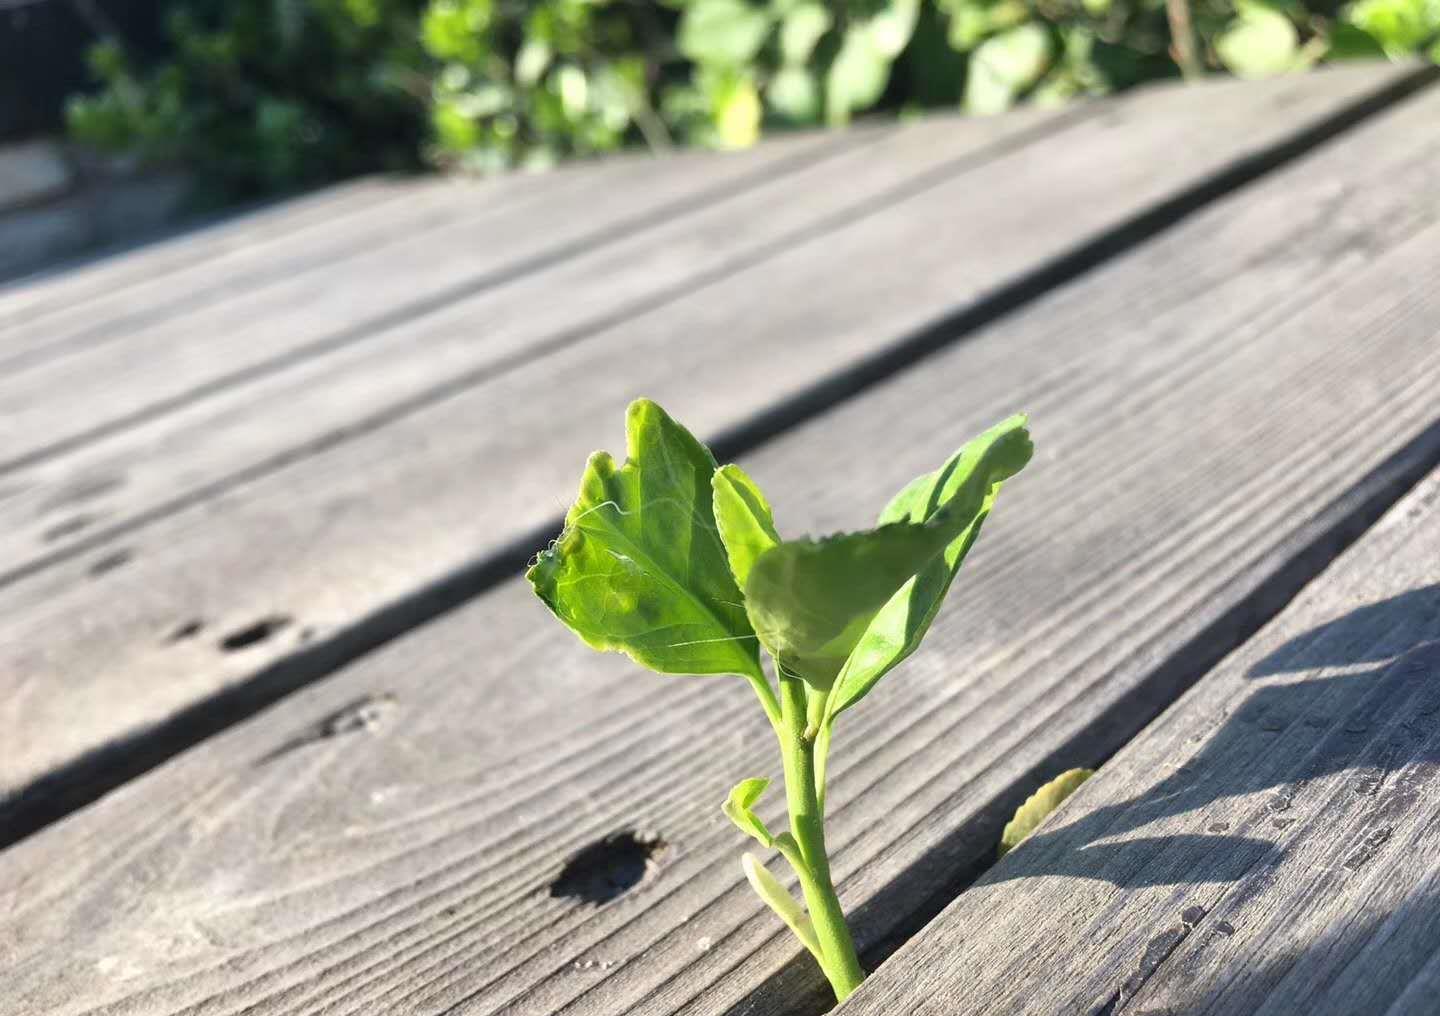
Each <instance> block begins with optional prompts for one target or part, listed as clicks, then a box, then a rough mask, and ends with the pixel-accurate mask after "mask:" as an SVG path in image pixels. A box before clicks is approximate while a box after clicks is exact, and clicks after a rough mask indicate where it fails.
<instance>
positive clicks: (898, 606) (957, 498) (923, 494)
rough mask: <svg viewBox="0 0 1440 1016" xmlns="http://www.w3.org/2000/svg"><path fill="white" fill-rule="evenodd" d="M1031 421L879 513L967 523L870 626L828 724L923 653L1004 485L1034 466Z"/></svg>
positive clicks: (1005, 426) (1020, 419) (978, 445)
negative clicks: (952, 517)
mask: <svg viewBox="0 0 1440 1016" xmlns="http://www.w3.org/2000/svg"><path fill="white" fill-rule="evenodd" d="M1025 423H1026V419H1025V417H1024V416H1020V415H1016V416H1012V417H1010V418H1009V419H1008V420H1004V421H1003V422H1001V423H999V424H997V425H996V426H994V427H991V428H990V429H989V430H987V431H986V432H985V433H983V434H981V435H980V436H979V437H976V438H974V439H972V440H970V441H967V442H966V443H965V444H964V445H963V446H962V447H961V448H960V450H959V451H957V452H955V454H954V455H952V456H950V458H949V459H948V460H946V462H945V464H944V465H943V466H941V467H940V468H939V469H937V470H936V471H935V472H933V473H927V474H925V475H924V476H921V477H917V478H916V479H915V480H912V481H911V482H910V483H909V484H908V485H906V487H905V488H904V489H903V490H901V491H900V493H898V494H896V495H895V497H894V499H893V500H892V501H891V502H890V504H889V505H887V506H886V507H885V510H884V511H883V512H881V513H880V518H879V525H881V526H884V525H889V524H895V523H901V522H910V523H916V522H927V521H929V520H931V519H934V518H935V517H936V516H937V515H938V514H939V513H940V512H941V511H942V510H943V511H954V512H955V513H956V519H957V520H963V519H968V520H969V522H968V524H966V525H965V526H964V527H963V528H961V529H960V530H959V532H958V533H957V534H956V535H955V537H954V538H953V539H951V541H950V542H949V543H948V544H947V545H946V547H945V548H944V552H943V553H942V554H941V555H940V556H938V557H937V558H934V559H932V560H931V561H930V562H929V563H928V564H927V565H926V566H925V567H924V569H923V570H921V571H920V572H919V574H917V575H915V576H914V578H912V579H910V580H909V581H907V582H906V583H905V584H904V585H902V586H901V587H900V589H899V590H898V591H897V592H896V593H895V594H894V595H893V596H891V597H890V599H889V600H888V601H886V603H885V605H884V606H883V607H881V608H880V610H879V611H878V612H877V613H876V614H875V615H874V617H873V618H872V619H871V620H870V622H869V624H868V625H867V626H866V628H865V631H864V633H863V634H862V635H861V636H860V638H859V640H858V641H857V642H856V644H855V646H854V648H853V649H851V651H850V654H849V655H848V656H847V657H846V659H845V663H844V666H843V667H842V668H841V671H840V674H839V676H838V677H837V678H836V680H835V687H834V690H833V691H832V693H831V695H830V701H829V706H828V711H827V722H828V721H830V720H833V719H834V718H835V717H836V716H839V715H840V714H841V713H842V712H844V711H845V710H846V709H849V708H850V707H851V706H853V705H854V704H855V703H856V702H859V701H860V700H861V699H862V698H864V697H865V696H866V695H867V694H869V692H870V689H872V688H873V687H875V685H876V683H877V682H879V680H880V679H881V678H882V677H884V676H885V675H886V674H888V673H889V672H890V671H891V670H893V669H894V668H895V667H896V666H898V665H899V664H900V663H901V662H902V661H903V660H904V659H905V658H906V657H908V656H909V655H910V654H911V653H913V652H914V651H915V650H916V649H918V648H919V647H920V643H921V641H923V640H924V638H925V635H926V633H927V632H928V631H929V630H930V624H931V622H933V621H934V620H935V616H936V615H937V614H938V613H939V611H940V605H941V603H943V602H944V600H945V595H946V593H948V592H949V591H950V584H951V582H953V581H954V579H955V575H956V573H957V572H959V570H960V566H961V564H963V563H964V561H965V555H967V554H968V553H969V552H970V548H971V547H972V546H973V545H974V543H975V541H976V539H978V538H979V536H980V528H981V526H982V525H983V524H984V522H985V519H986V517H987V516H989V514H990V510H991V508H992V507H993V506H994V504H995V499H996V498H997V497H998V496H999V494H1000V487H1001V484H1002V483H1003V482H1004V481H1005V480H1007V479H1009V478H1010V477H1011V476H1014V475H1015V474H1016V473H1018V472H1019V471H1020V470H1021V469H1023V468H1024V466H1025V464H1026V463H1027V462H1028V461H1029V459H1030V455H1031V452H1032V450H1033V446H1032V445H1031V443H1030V433H1029V431H1028V430H1026V429H1025Z"/></svg>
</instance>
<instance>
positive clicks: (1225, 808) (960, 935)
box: [840, 473, 1440, 1016]
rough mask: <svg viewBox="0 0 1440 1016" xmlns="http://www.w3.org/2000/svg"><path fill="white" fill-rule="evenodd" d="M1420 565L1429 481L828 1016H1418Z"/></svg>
mask: <svg viewBox="0 0 1440 1016" xmlns="http://www.w3.org/2000/svg"><path fill="white" fill-rule="evenodd" d="M1437 562H1440V473H1432V474H1431V476H1430V477H1429V479H1428V480H1427V481H1426V482H1425V483H1423V484H1421V485H1420V486H1419V487H1418V488H1417V489H1416V490H1414V491H1413V492H1412V493H1411V494H1410V495H1409V496H1408V497H1406V498H1405V499H1404V500H1403V501H1402V502H1401V503H1399V504H1398V505H1396V506H1395V508H1394V509H1392V510H1391V511H1390V513H1389V514H1388V515H1387V516H1386V517H1385V519H1384V521H1383V522H1381V523H1380V524H1379V525H1378V526H1377V527H1376V529H1375V530H1374V531H1373V532H1371V533H1369V534H1367V535H1366V536H1365V537H1364V539H1363V540H1361V541H1360V542H1359V543H1358V544H1357V545H1356V546H1355V547H1353V548H1351V550H1350V551H1349V552H1348V553H1346V554H1345V555H1344V556H1343V557H1342V558H1341V559H1340V560H1338V561H1337V562H1336V563H1335V564H1334V565H1333V566H1331V567H1330V568H1329V569H1328V570H1327V571H1326V572H1325V574H1324V575H1322V576H1321V577H1320V578H1319V579H1317V580H1316V581H1315V582H1314V583H1313V584H1311V585H1310V586H1309V587H1307V588H1306V590H1305V592H1304V593H1303V595H1301V596H1300V597H1299V598H1298V599H1297V600H1296V601H1295V603H1293V604H1292V605H1291V606H1290V607H1289V608H1288V609H1287V610H1286V611H1285V612H1284V613H1283V614H1282V615H1280V617H1278V618H1277V619H1276V620H1275V621H1273V622H1272V623H1271V624H1269V625H1267V626H1266V628H1265V629H1264V631H1263V632H1261V633H1260V634H1259V635H1257V636H1256V637H1255V638H1254V639H1252V640H1250V641H1249V642H1247V643H1246V644H1245V645H1244V646H1243V647H1242V648H1240V649H1239V650H1237V651H1236V652H1235V653H1233V654H1232V655H1231V656H1229V657H1228V658H1227V659H1226V660H1225V662H1224V663H1223V664H1222V665H1221V666H1219V667H1217V668H1216V669H1215V671H1214V672H1213V673H1211V674H1210V675H1208V676H1207V677H1206V678H1205V679H1204V680H1203V681H1202V682H1201V683H1200V684H1198V685H1197V686H1196V687H1195V688H1194V689H1192V690H1191V691H1190V692H1189V693H1188V694H1187V695H1186V696H1185V697H1184V698H1183V699H1182V700H1181V701H1180V702H1179V703H1177V704H1176V705H1175V706H1174V707H1173V708H1172V709H1170V710H1169V711H1168V712H1167V713H1166V714H1165V715H1164V716H1163V717H1161V718H1160V719H1159V720H1158V721H1157V722H1156V723H1155V724H1153V725H1152V726H1151V727H1150V728H1148V729H1147V730H1146V731H1145V732H1144V734H1142V735H1141V736H1140V737H1139V738H1137V739H1136V740H1135V741H1134V742H1133V743H1132V744H1130V745H1128V746H1127V747H1126V748H1125V749H1124V750H1123V751H1121V752H1120V754H1119V755H1118V756H1117V757H1116V758H1115V759H1113V760H1112V761H1110V762H1108V763H1107V764H1106V765H1105V767H1104V768H1103V769H1102V770H1101V772H1100V775H1099V776H1098V777H1096V778H1095V779H1093V780H1091V781H1090V782H1089V783H1088V784H1087V785H1086V786H1085V787H1084V788H1083V789H1082V790H1081V791H1080V792H1079V793H1078V794H1077V795H1076V796H1075V797H1074V798H1073V799H1072V800H1071V801H1070V802H1068V803H1067V804H1066V805H1065V806H1064V808H1063V809H1062V811H1060V812H1059V813H1057V814H1056V815H1054V816H1052V819H1051V821H1050V822H1049V823H1048V824H1047V825H1046V826H1045V827H1043V828H1042V830H1041V831H1040V832H1039V833H1038V834H1037V835H1036V836H1034V837H1033V838H1032V839H1031V840H1029V841H1028V842H1026V843H1025V844H1023V845H1022V846H1021V847H1020V848H1019V849H1018V850H1017V851H1015V852H1014V853H1013V854H1011V855H1010V856H1008V857H1007V858H1006V859H1005V860H1004V861H1003V862H1002V863H1001V864H999V865H998V866H997V867H995V868H994V869H993V870H991V872H990V873H989V874H988V875H986V877H985V878H984V879H983V880H982V881H981V882H980V883H979V884H978V885H977V886H975V887H974V888H972V889H969V890H967V891H966V892H965V893H964V895H962V896H961V897H960V898H959V899H958V900H957V901H956V902H955V903H954V904H953V905H952V906H951V907H949V908H948V909H947V910H946V911H945V912H944V913H943V914H941V915H940V917H939V918H937V919H936V920H935V921H934V922H932V923H931V924H929V925H928V926H926V928H925V929H924V930H923V931H922V932H921V933H920V934H919V935H918V936H916V937H915V938H914V939H913V940H912V941H911V942H910V944H909V945H907V946H906V947H905V948H904V949H902V950H901V951H900V952H899V953H898V954H897V955H896V956H894V957H893V958H892V959H890V960H889V961H888V962H887V963H886V964H885V966H884V967H883V968H881V970H880V971H879V973H878V974H877V975H876V976H875V977H874V978H873V979H872V980H871V981H870V982H869V983H867V984H866V985H864V986H863V987H862V989H861V990H860V991H859V992H858V993H857V994H856V995H855V996H854V998H853V1000H852V1001H850V1002H848V1003H847V1004H846V1005H844V1006H843V1007H841V1009H840V1012H843V1013H845V1014H857V1016H858V1014H864V1013H873V1014H882V1013H883V1014H890V1013H896V1012H906V1013H917V1014H918V1013H937V1014H938V1013H956V1012H964V1013H975V1014H985V1013H996V1014H1000V1013H1004V1014H1011V1013H1037V1014H1038V1013H1087V1014H1088V1013H1097V1014H1098V1013H1104V1014H1106V1016H1111V1014H1115V1016H1119V1014H1125V1013H1134V1014H1139V1013H1186V1014H1195V1016H1200V1014H1206V1016H1240V1014H1245V1016H1250V1014H1264V1016H1280V1014H1288V1013H1296V1012H1305V1013H1312V1014H1316V1016H1330V1014H1334V1016H1341V1014H1347V1016H1348V1014H1353V1013H1362V1012H1363V1013H1385V1014H1387V1016H1401V1014H1413V1016H1421V1014H1430V1013H1434V1012H1436V1011H1437V1008H1440V984H1437V980H1436V970H1437V967H1440V961H1437V956H1440V839H1437V836H1436V832H1437V829H1440V798H1437V794H1436V790H1437V787H1436V781H1435V776H1436V773H1437V770H1440V722H1437V717H1440V563H1437ZM980 929H984V930H983V934H977V932H978V931H979V930H980ZM1038 971H1044V974H1043V976H1038V975H1037V972H1038Z"/></svg>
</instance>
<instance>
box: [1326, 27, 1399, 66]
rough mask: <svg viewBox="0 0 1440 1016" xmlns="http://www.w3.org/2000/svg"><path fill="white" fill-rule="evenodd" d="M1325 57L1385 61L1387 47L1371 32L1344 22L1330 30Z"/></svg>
mask: <svg viewBox="0 0 1440 1016" xmlns="http://www.w3.org/2000/svg"><path fill="white" fill-rule="evenodd" d="M1327 41H1328V43H1329V45H1328V47H1327V48H1326V50H1325V56H1326V57H1327V58H1328V59H1330V60H1384V59H1385V56H1386V54H1385V47H1384V46H1382V45H1380V43H1379V41H1378V40H1377V39H1376V38H1375V37H1374V36H1373V35H1371V34H1370V33H1369V32H1367V31H1365V30H1364V29H1361V28H1356V27H1355V26H1354V25H1347V24H1344V23H1343V22H1342V23H1340V24H1337V25H1335V26H1334V27H1333V28H1331V29H1330V38H1329V39H1328V40H1327Z"/></svg>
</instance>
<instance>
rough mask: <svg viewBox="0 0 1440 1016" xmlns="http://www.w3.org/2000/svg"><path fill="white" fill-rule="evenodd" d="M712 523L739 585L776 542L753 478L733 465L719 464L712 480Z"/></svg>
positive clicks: (772, 523) (767, 508) (776, 535)
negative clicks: (713, 521)
mask: <svg viewBox="0 0 1440 1016" xmlns="http://www.w3.org/2000/svg"><path fill="white" fill-rule="evenodd" d="M712 483H713V486H714V490H715V524H716V526H717V527H718V528H719V530H720V540H721V542H722V543H724V544H725V553H726V554H727V555H728V556H729V559H730V573H731V574H732V575H734V576H735V582H736V583H737V584H738V585H739V586H740V588H741V589H744V588H745V580H746V579H747V578H748V577H749V575H750V568H751V566H752V565H754V564H755V559H756V558H757V557H759V556H760V555H761V554H763V553H765V551H767V550H769V549H770V548H771V547H773V546H775V544H777V543H779V542H780V534H779V533H777V532H776V531H775V520H774V518H773V517H772V516H771V514H770V504H769V502H767V501H766V500H765V495H764V494H762V493H760V488H759V487H758V486H756V485H755V481H754V480H752V479H750V477H748V476H746V475H745V471H744V470H743V469H741V468H740V467H739V466H736V465H729V466H721V467H720V468H719V469H717V470H716V471H715V477H714V479H713V481H712Z"/></svg>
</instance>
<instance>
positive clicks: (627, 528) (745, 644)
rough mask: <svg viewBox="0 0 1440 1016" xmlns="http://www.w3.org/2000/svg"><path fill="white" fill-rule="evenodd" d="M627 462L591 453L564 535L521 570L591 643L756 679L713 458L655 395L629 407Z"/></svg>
mask: <svg viewBox="0 0 1440 1016" xmlns="http://www.w3.org/2000/svg"><path fill="white" fill-rule="evenodd" d="M626 437H627V445H628V454H629V458H627V460H626V461H625V463H624V465H623V466H620V467H618V468H617V467H616V465H615V462H614V460H613V459H612V458H611V457H610V456H609V455H608V454H607V453H605V452H596V453H595V454H594V455H592V456H591V457H590V462H589V464H588V465H587V466H586V469H585V475H584V477H583V479H582V480H581V483H580V496H579V498H577V499H576V501H575V504H574V505H573V506H572V507H571V509H570V511H569V513H568V514H567V515H566V517H565V531H564V532H563V533H562V534H561V536H560V538H559V539H558V540H556V541H555V543H554V544H553V545H552V546H551V547H550V548H549V549H548V550H546V551H545V552H544V553H542V554H541V555H540V556H539V558H538V559H537V560H536V562H535V564H534V565H532V566H531V568H530V569H529V571H528V572H527V573H526V574H527V577H528V578H529V579H530V582H531V584H532V585H533V586H534V587H535V592H536V594H537V595H539V597H540V599H542V600H543V601H545V604H546V606H548V607H549V608H550V609H551V610H552V611H553V612H554V613H555V616H556V617H558V618H559V619H560V620H561V621H563V622H564V623H565V624H566V625H567V626H568V627H569V628H570V629H571V630H572V631H574V632H575V633H576V634H577V635H579V636H580V638H582V639H583V640H584V641H585V643H586V644H587V645H589V646H591V647H592V648H594V649H599V650H614V651H618V652H623V653H625V654H626V655H628V656H630V657H631V658H632V659H634V660H635V661H636V662H637V663H640V664H643V665H644V666H646V667H649V668H650V669H651V670H655V671H658V672H660V673H662V674H739V675H748V676H759V677H761V678H762V679H763V676H764V672H763V671H762V670H761V669H760V659H759V653H758V649H757V647H756V644H755V636H754V633H753V631H752V630H751V628H750V625H749V623H748V622H747V621H746V618H745V611H744V608H743V606H742V605H741V602H740V589H739V587H738V586H736V584H735V580H734V579H733V578H732V577H731V575H730V564H729V560H728V558H727V556H726V553H725V547H724V545H723V544H722V543H721V541H720V534H719V532H718V530H717V528H716V525H715V516H714V514H713V511H712V508H711V504H712V493H711V486H710V481H711V477H712V476H713V475H714V473H715V460H714V459H713V458H712V457H711V456H710V452H709V450H708V449H706V448H705V446H704V445H702V444H701V443H700V442H699V441H697V440H695V438H694V437H693V436H691V434H690V432H689V431H687V430H686V429H685V428H684V427H681V426H680V425H679V424H678V423H676V422H675V421H674V420H672V419H671V418H670V417H669V416H667V415H666V413H665V411H664V410H663V409H661V408H660V407H659V406H657V405H656V404H655V403H653V402H650V401H648V400H646V399H640V400H638V401H636V402H634V403H632V404H631V406H630V410H629V412H628V413H627V415H626Z"/></svg>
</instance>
